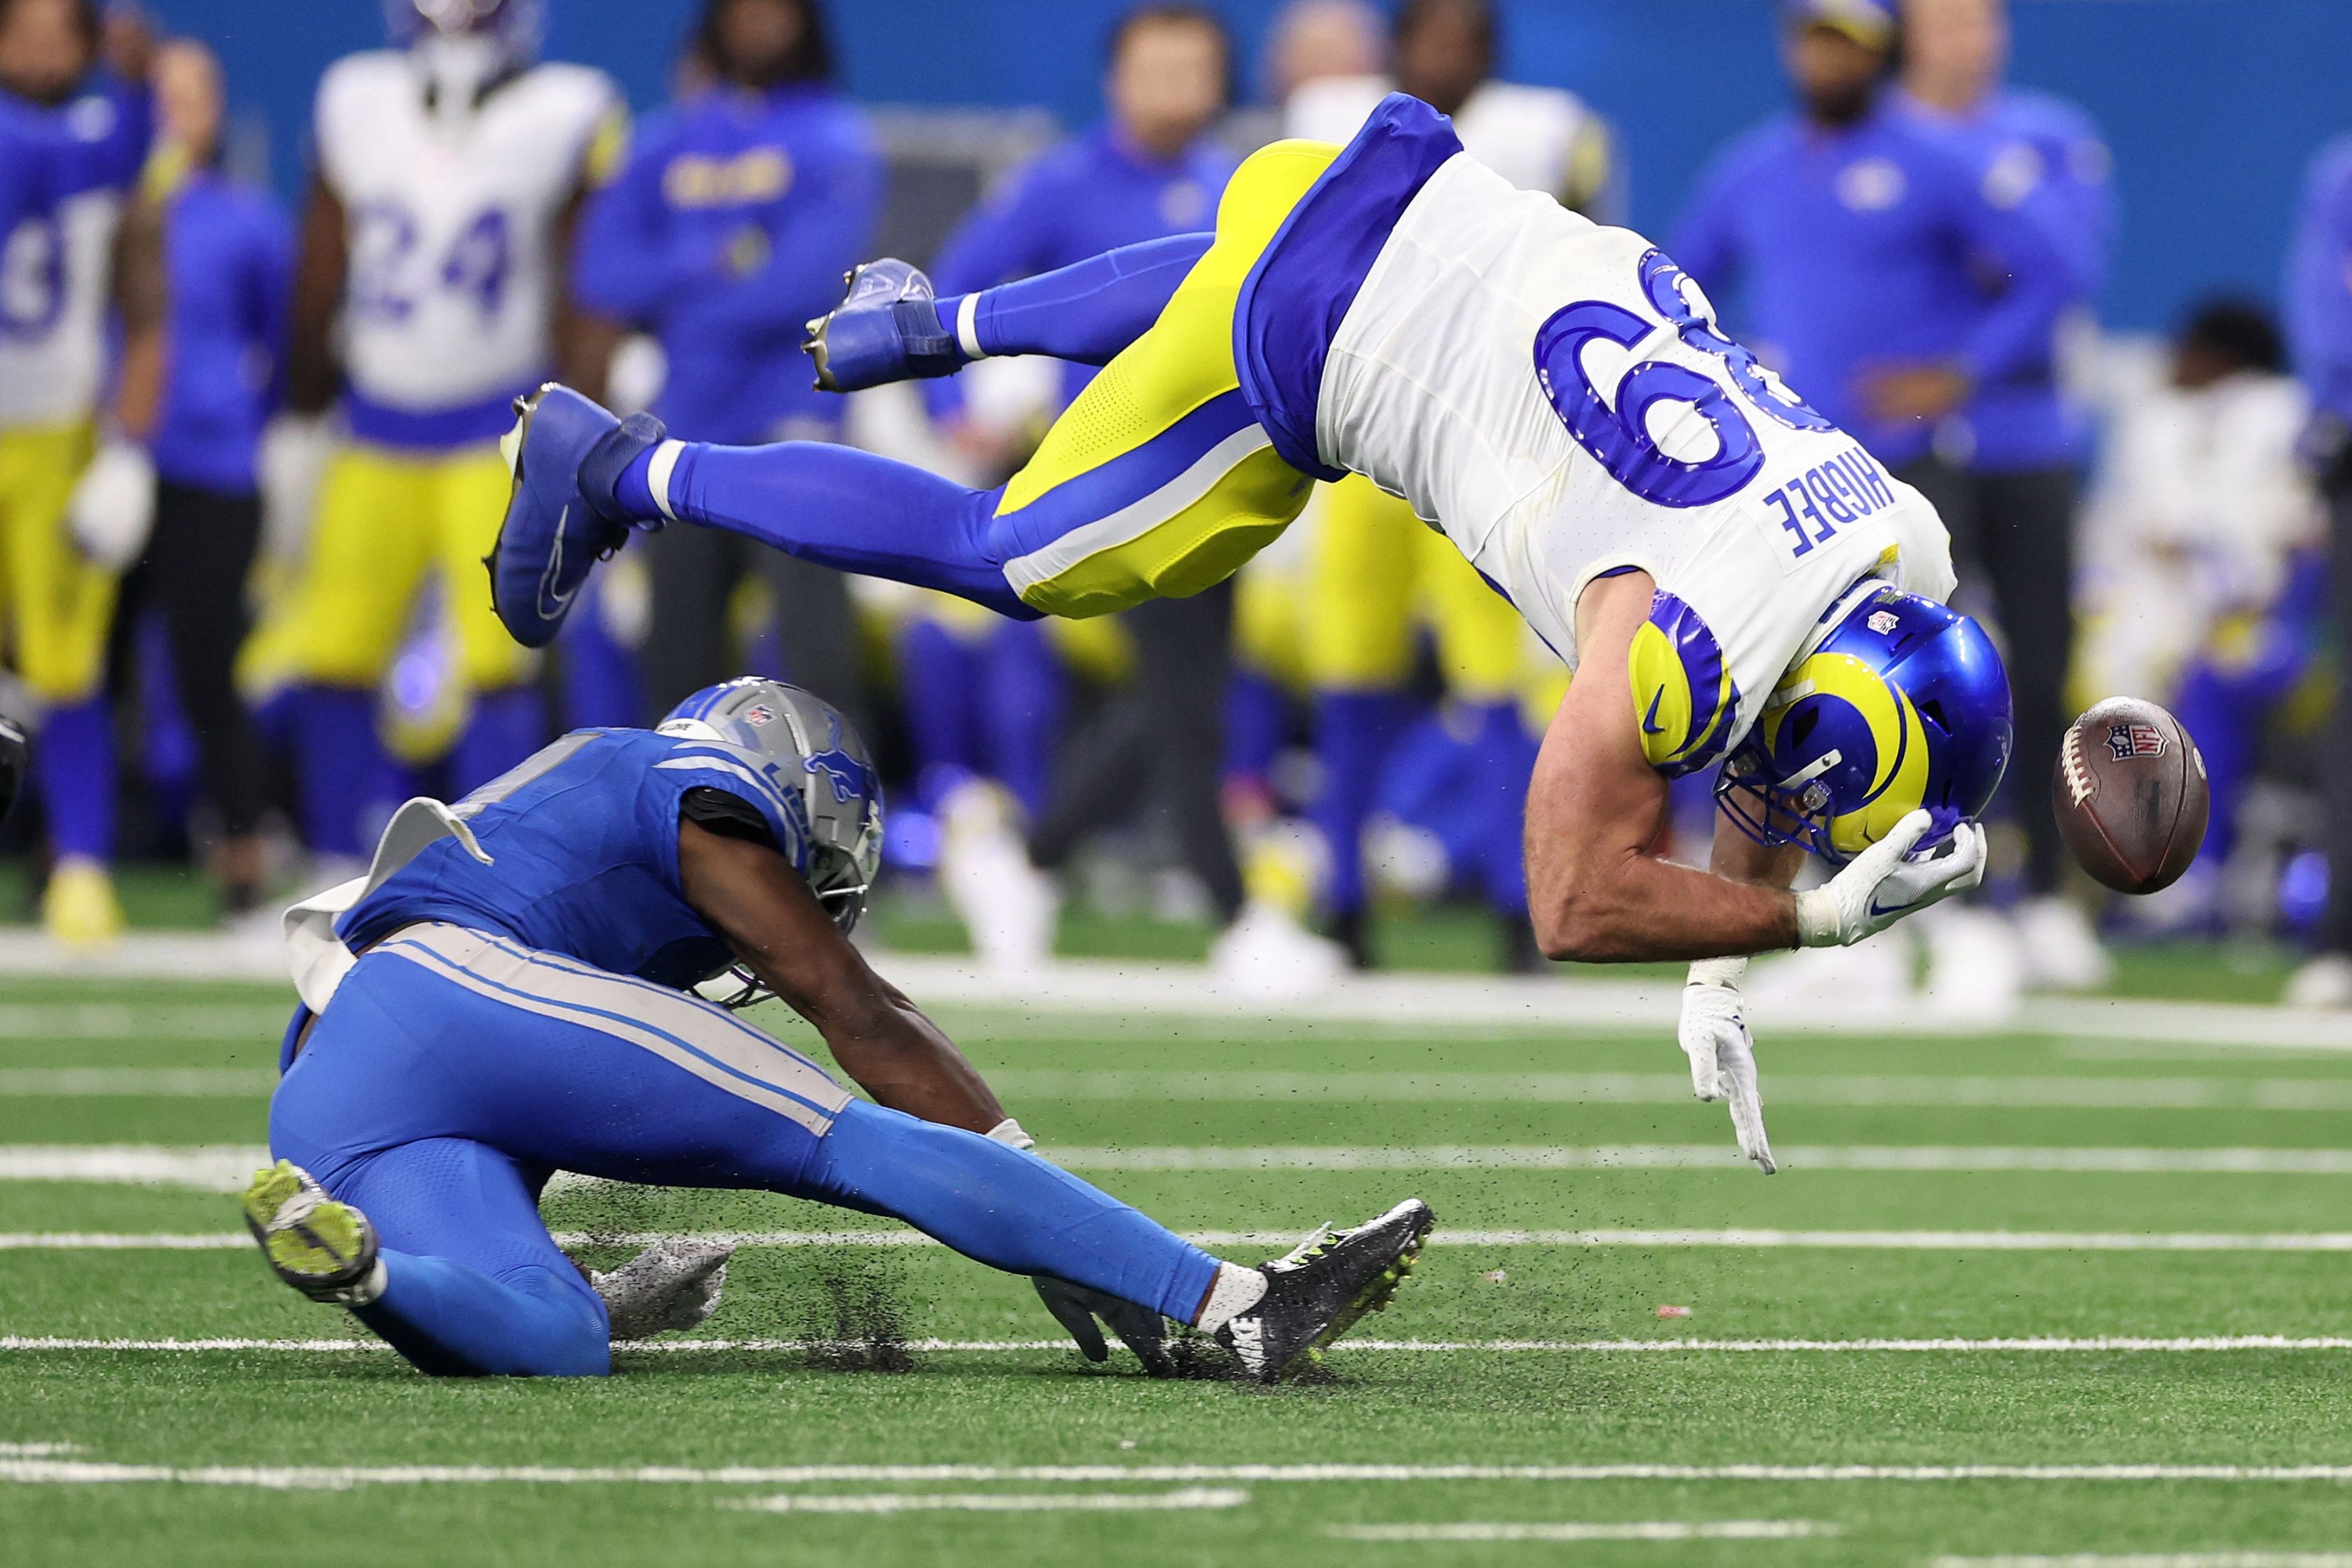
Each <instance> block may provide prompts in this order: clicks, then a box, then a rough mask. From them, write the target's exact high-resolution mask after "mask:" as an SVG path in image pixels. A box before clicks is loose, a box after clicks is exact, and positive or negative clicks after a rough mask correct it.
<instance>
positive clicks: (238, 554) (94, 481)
mask: <svg viewBox="0 0 2352 1568" xmlns="http://www.w3.org/2000/svg"><path fill="white" fill-rule="evenodd" d="M154 78H155V97H156V111H157V136H156V152H155V155H154V156H153V157H152V159H150V160H149V163H148V167H147V174H146V177H145V179H144V180H143V181H142V184H141V189H140V194H139V197H138V199H137V200H136V201H135V202H133V203H132V204H131V207H130V209H129V210H128V212H127V213H126V215H125V216H124V219H123V222H122V226H121V235H120V237H119V239H118V241H117V245H116V268H117V272H118V275H119V286H118V289H117V294H118V300H119V307H120V310H121V323H122V333H123V345H122V355H121V368H120V370H119V371H118V373H117V375H116V378H115V379H116V385H115V392H114V407H113V411H112V422H111V423H112V427H113V431H114V434H113V435H112V436H110V438H109V440H108V442H107V444H106V446H105V447H103V448H101V450H100V455H99V457H98V458H96V459H95V460H94V461H93V462H92V464H91V466H90V470H89V474H88V475H87V476H86V477H85V479H83V481H82V484H81V486H80V488H79V489H78V490H77V492H76V495H75V500H74V509H73V523H74V532H75V539H76V541H77V542H78V543H79V544H80V545H81V547H82V551H83V552H84V554H86V555H88V556H89V557H90V558H91V559H92V560H95V561H98V562H100V563H101V564H104V565H106V566H108V567H110V568H117V569H119V568H124V567H128V566H131V565H132V564H134V563H135V564H138V565H140V566H141V568H142V570H141V572H140V574H139V575H138V576H137V577H136V578H135V579H134V580H133V583H134V584H135V591H136V593H137V594H138V595H139V599H138V600H137V601H136V602H129V603H127V604H126V607H127V608H129V609H131V610H133V611H136V610H137V609H138V608H139V607H140V605H142V604H145V605H152V606H153V607H154V608H155V609H156V610H157V611H159V612H160V613H161V615H162V617H163V624H164V629H165V633H166V635H167V637H168V639H169V647H170V649H171V658H170V663H171V666H172V672H173V679H174V689H175V692H176V694H177V696H178V699H179V703H180V707H181V708H182V709H183V710H184V712H185V713H186V715H187V717H188V720H189V722H190V724H191V725H192V726H193V727H194V731H195V736H196V743H197V748H198V752H199V754H200V761H201V763H202V768H203V781H204V787H205V796H206V798H207V799H208V800H209V801H210V802H211V805H212V806H213V809H214V810H215V812H216V813H217V814H218V817H219V826H220V834H221V837H220V840H219V842H218V843H217V844H215V845H214V846H213V847H212V858H211V864H210V870H211V873H212V876H213V879H214V881H215V884H216V885H217V886H218V888H219V889H220V897H221V905H222V910H223V912H224V913H226V914H227V915H229V916H231V917H232V918H234V917H236V916H238V915H242V914H245V913H247V912H248V911H251V910H255V909H257V907H258V906H259V905H260V903H261V900H262V896H263V893H264V891H265V889H264V888H263V886H262V876H263V869H264V868H263V861H262V844H261V838H260V835H259V833H258V831H257V830H258V828H259V826H260V822H261V813H262V807H263V805H264V796H265V789H266V786H265V783H264V779H263V776H262V768H263V756H262V752H261V745H260V742H259V739H258V737H257V735H256V733H255V731H254V725H253V721H252V719H251V718H250V716H249V715H248V714H247V711H246V708H245V704H244V701H243V700H242V699H241V697H240V696H239V694H238V692H237V689H236V658H237V650H238V648H239V647H240V646H241V645H242V644H243V643H244V641H245V638H246V634H247V631H248V629H249V627H250V618H249V616H247V608H246V593H247V577H248V576H249V574H251V572H252V568H253V562H254V554H255V550H256V547H257V544H258V543H259V541H260V536H261V501H260V499H259V496H258V494H257V489H256V472H255V468H256V463H255V458H256V452H257V447H258V446H259V444H260V442H261V440H262V437H263V430H264V426H265V424H266V423H267V422H268V419H269V418H270V416H272V414H273V413H275V412H276V410H277V408H278V405H279V403H280V401H281V400H282V397H283V395H284V379H285V366H286V311H287V302H288V298H289V284H290V282H291V279H292V274H293V234H292V226H291V225H290V224H289V223H288V221H287V218H286V216H285V214H284V213H283V212H282V211H280V210H279V208H278V204H277V203H276V202H275V201H273V200H271V199H270V197H269V195H268V194H267V193H266V192H263V191H260V190H257V189H255V188H253V187H251V186H248V185H246V184H241V183H239V182H237V181H235V180H233V179H231V178H229V177H228V176H227V175H226V174H223V173H222V171H221V169H220V167H219V163H220V154H221V121H222V114H223V110H224V107H225V105H224V101H223V90H222V82H221V73H220V62H219V61H218V60H217V59H216V58H214V56H213V53H212V51H211V50H209V49H207V48H206V47H205V46H204V45H202V44H199V43H197V42H195V41H194V40H193V39H184V38H183V39H173V40H172V41H170V42H168V43H166V44H164V45H163V47H162V48H160V49H159V50H157V52H156V57H155V66H154Z"/></svg>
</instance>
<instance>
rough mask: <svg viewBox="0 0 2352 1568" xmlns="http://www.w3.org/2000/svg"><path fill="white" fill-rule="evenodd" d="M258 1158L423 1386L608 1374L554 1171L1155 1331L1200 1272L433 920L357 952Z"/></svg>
mask: <svg viewBox="0 0 2352 1568" xmlns="http://www.w3.org/2000/svg"><path fill="white" fill-rule="evenodd" d="M269 1141H270V1147H271V1149H272V1151H273V1152H275V1153H276V1154H278V1155H279V1156H281V1157H283V1158H286V1159H289V1160H292V1161H293V1162H294V1163H297V1164H299V1165H301V1166H303V1167H304V1168H306V1169H308V1170H309V1171H310V1173H312V1174H313V1175H315V1176H317V1177H318V1178H319V1180H320V1182H321V1183H322V1184H324V1185H325V1186H326V1188H327V1190H328V1191H329V1192H330V1193H331V1194H334V1195H335V1196H336V1197H338V1198H340V1199H341V1200H343V1201H344V1202H347V1203H350V1204H352V1205H355V1206H357V1207H358V1208H359V1209H361V1210H362V1212H364V1213H365V1214H366V1215H368V1217H369V1218H370V1219H371V1220H372V1221H373V1223H374V1224H375V1226H376V1229H377V1232H378V1235H379V1237H380V1239H381V1241H382V1245H383V1255H384V1258H385V1263H386V1269H387V1278H388V1282H387V1287H386V1289H385V1291H384V1294H383V1296H382V1297H381V1298H380V1299H379V1300H377V1301H376V1302H374V1303H373V1304H372V1305H371V1306H368V1307H365V1308H362V1309H360V1310H359V1316H360V1318H361V1319H362V1321H364V1322H366V1323H367V1324H368V1326H369V1327H370V1328H372V1329H373V1330H374V1331H376V1332H377V1333H378V1334H380V1335H382V1336H383V1338H384V1339H385V1340H386V1341H387V1342H390V1343H391V1344H392V1345H393V1346H394V1348H395V1349H397V1350H399V1351H400V1352H401V1353H402V1354H403V1355H404V1356H406V1357H407V1358H408V1359H409V1360H410V1361H411V1362H413V1363H415V1364H416V1365H417V1366H419V1367H420V1368H422V1369H424V1370H425V1371H427V1372H436V1373H546V1374H559V1375H561V1374H573V1375H576V1374H581V1373H603V1372H604V1371H606V1370H607V1369H608V1367H609V1364H610V1358H609V1352H608V1351H607V1348H606V1342H605V1341H606V1331H607V1324H606V1321H605V1315H604V1305H603V1303H602V1302H601V1301H599V1300H597V1298H596V1296H595V1294H594V1292H593V1291H592V1290H591V1289H589V1288H588V1285H587V1282H586V1281H585V1280H584V1279H582V1278H581V1276H580V1273H579V1271H578V1270H577V1269H576V1268H573V1267H572V1262H571V1260H570V1259H569V1258H566V1257H565V1256H564V1255H563V1254H562V1252H561V1251H560V1250H559V1249H558V1248H557V1247H556V1246H555V1243H554V1241H553V1239H552V1238H551V1237H550V1236H549V1235H548V1233H547V1228H546V1226H545V1225H544V1224H543V1223H542V1222H541V1219H540V1217H539V1211H538V1197H539V1193H540V1189H541V1187H542V1186H543V1185H544V1184H545V1182H546V1180H547V1177H548V1175H549V1173H551V1172H553V1171H556V1170H568V1171H576V1172H579V1173H583V1174H586V1175H595V1176H606V1177H611V1178H614V1179H615V1180H621V1181H633V1182H646V1183H654V1184H663V1185H670V1186H704V1187H743V1188H755V1189H764V1190H767V1191H771V1192H780V1193H785V1194H791V1195H793V1196H797V1197H804V1198H813V1199H817V1200H819V1201H823V1202H828V1203H834V1204H837V1205H842V1206H844V1207H848V1208H855V1209H857V1210H860V1211H863V1212H866V1213H875V1214H883V1215H892V1216H895V1217H897V1218H900V1219H904V1220H906V1221H907V1222H908V1223H909V1224H911V1225H914V1226H918V1227H919V1228H920V1229H922V1230H924V1231H925V1232H927V1233H929V1235H931V1236H933V1237H937V1238H938V1239H940V1241H943V1242H945V1243H946V1244H947V1245H949V1246H950V1247H954V1248H956V1249H957V1250H958V1251H961V1252H962V1253H964V1254H966V1255H967V1256H969V1257H972V1258H978V1259H979V1260H980V1261H982V1262H983V1263H987V1264H990V1265H992V1266H993V1267H995V1268H1003V1269H1008V1270H1011V1271H1014V1272H1020V1273H1049V1274H1055V1275H1058V1276H1060V1277H1061V1278H1064V1279H1072V1280H1075V1281H1076V1282H1077V1283H1079V1284H1083V1285H1088V1286H1091V1287H1093V1288H1095V1289H1100V1290H1105V1291H1108V1292H1109V1293H1111V1294H1113V1295H1117V1296H1120V1297H1122V1298H1124V1299H1126V1300H1133V1301H1139V1302H1141V1303H1143V1304H1144V1305H1146V1306H1152V1307H1156V1308H1158V1309H1159V1310H1161V1311H1162V1312H1165V1313H1168V1314H1170V1315H1172V1316H1175V1317H1179V1318H1181V1317H1184V1316H1187V1315H1189V1313H1190V1312H1191V1311H1192V1309H1193V1308H1194V1307H1195V1306H1197V1305H1198V1303H1199V1302H1200V1300H1201V1298H1202V1295H1203V1293H1204V1292H1205V1291H1206V1290H1207V1288H1208V1285H1209V1282H1210V1280H1211V1279H1213V1276H1214V1273H1215V1270H1216V1267H1217V1265H1216V1260H1215V1259H1213V1258H1210V1257H1209V1256H1208V1255H1207V1254H1205V1253H1203V1252H1202V1251H1200V1250H1199V1249H1198V1248H1196V1247H1191V1246H1189V1245H1188V1244H1186V1243H1185V1242H1184V1241H1182V1240H1181V1238H1179V1237H1175V1236H1172V1235H1171V1234H1170V1233H1169V1232H1167V1231H1165V1230H1163V1229H1161V1228H1160V1226H1157V1225H1154V1224H1153V1223H1152V1222H1151V1221H1150V1220H1149V1219H1147V1218H1145V1217H1144V1216H1143V1215H1140V1214H1139V1213H1137V1212H1136V1211H1135V1210H1134V1209H1132V1208H1129V1207H1128V1206H1127V1205H1124V1204H1121V1203H1118V1201H1117V1200H1115V1199H1113V1198H1111V1197H1109V1196H1108V1195H1107V1194H1103V1193H1101V1192H1098V1191H1097V1190H1096V1189H1095V1188H1093V1187H1091V1186H1088V1185H1087V1184H1085V1183H1084V1182H1081V1181H1079V1180H1078V1179H1077V1178H1076V1177H1075V1176H1072V1175H1070V1174H1068V1173H1066V1172H1063V1171H1060V1170H1057V1169H1055V1167H1054V1166H1052V1165H1050V1164H1048V1163H1045V1161H1042V1160H1039V1159H1037V1158H1036V1157H1035V1156H1034V1155H1030V1154H1026V1153H1023V1152H1020V1151H1018V1150H1015V1149H1012V1148H1009V1147H1007V1146H1006V1145H1004V1144H1002V1143H994V1142H990V1141H989V1140H987V1139H985V1138H982V1137H980V1136H979V1135H978V1134H976V1133H971V1132H964V1131H958V1130H956V1129H953V1128H947V1127H940V1126H935V1125H933V1124H931V1123H929V1122H923V1121H915V1120H913V1119H912V1118H909V1117H906V1116H901V1115H899V1114H898V1112H896V1111H892V1110H883V1109H881V1108H879V1107H877V1106H873V1105H869V1104H866V1102H864V1101H861V1100H854V1099H852V1098H851V1097H850V1096H849V1094H848V1093H847V1092H846V1091H845V1090H843V1089H841V1088H840V1087H839V1086H838V1085H837V1084H835V1082H834V1081H833V1080H832V1079H831V1078H830V1077H828V1076H827V1075H826V1074H825V1073H824V1071H823V1070H822V1069H821V1068H818V1067H817V1066H816V1065H815V1064H814V1063H813V1062H811V1061H809V1060H808V1059H807V1058H804V1057H802V1056H800V1055H798V1054H797V1053H796V1052H793V1051H791V1050H789V1049H787V1048H786V1047H783V1046H782V1045H780V1044H778V1043H777V1042H776V1041H775V1040H773V1039H772V1038H770V1037H768V1036H766V1035H764V1034H761V1032H760V1031H758V1030H756V1029H753V1028H751V1027H750V1026H747V1025H745V1024H742V1023H740V1022H739V1021H738V1020H736V1019H735V1018H734V1017H733V1016H731V1015H730V1014H728V1013H726V1012H725V1011H723V1010H721V1009H719V1008H717V1007H713V1006H711V1005H709V1004H707V1003H704V1002H701V1001H699V1000H698V999H696V998H694V997H691V996H687V995H683V994H679V993H677V992H675V991H668V990H665V989H663V988H661V987H659V986H656V985H650V984H646V983H644V982H642V981H637V980H632V979H629V978H627V977H625V976H620V975H613V974H607V973H603V972H601V971H598V970H595V969H592V968H590V967H588V966H587V965H584V964H581V963H575V962H573V961H572V960H570V959H566V958H562V957H559V956H556V955H553V954H550V953H544V952H533V951H531V950H530V949H527V948H524V947H522V946H520V944H518V943H515V942H512V941H510V940H508V939H503V938H497V937H490V936H486V935H483V934H480V933H478V932H473V931H463V930H460V929H459V928H457V927H455V926H447V925H425V926H412V927H410V928H408V929H407V930H405V931H402V932H400V933H399V934H397V935H395V936H394V937H393V938H392V939H390V940H389V941H387V942H383V944H382V945H380V946H379V947H377V948H376V949H375V950H373V952H369V953H368V954H367V955H366V956H365V957H363V958H362V959H361V960H360V962H359V963H358V965H357V966H356V967H354V968H353V969H352V972H351V973H350V974H349V975H348V976H347V977H346V978H345V979H344V981H343V983H342V985H341V989H339V990H338V991H337V992H336V994H335V996H334V999H333V1001H331V1003H330V1004H329V1005H328V1007H327V1010H326V1012H325V1013H324V1014H323V1015H321V1016H320V1019H319V1022H318V1025H317V1026H316V1027H315V1028H314V1029H313V1030H312V1031H311V1035H310V1042H309V1044H308V1045H307V1046H306V1047H304V1049H303V1052H302V1054H301V1056H300V1057H299V1058H297V1059H296V1061H295V1063H294V1065H293V1067H292V1068H290V1069H289V1071H288V1073H287V1075H286V1078H285V1080H284V1081H283V1083H281V1084H280V1086H279V1088H278V1094H277V1097H276V1099H275V1100H273V1101H272V1102H271V1105H270V1117H269Z"/></svg>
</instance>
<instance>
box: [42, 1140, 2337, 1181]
mask: <svg viewBox="0 0 2352 1568" xmlns="http://www.w3.org/2000/svg"><path fill="white" fill-rule="evenodd" d="M1045 1155H1046V1157H1047V1158H1049V1159H1051V1160H1052V1161H1053V1162H1054V1163H1056V1164H1058V1165H1060V1166H1062V1167H1063V1168H1065V1169H1066V1170H1072V1171H1586V1170H1612V1169H1620V1168H1622V1169H1628V1170H1703V1171H1704V1170H1718V1169H1720V1170H1727V1171H1737V1170H1745V1169H1746V1168H1747V1165H1746V1162H1744V1161H1742V1160H1741V1159H1740V1158H1739V1156H1738V1152H1737V1151H1736V1150H1734V1149H1732V1148H1731V1147H1730V1146H1729V1145H1728V1144H1716V1143H1615V1144H1597V1145H1592V1146H1589V1147H1579V1146H1574V1145H1562V1144H1430V1145H1424V1146H1421V1147H1415V1148H1373V1147H1356V1146H1336V1147H1318V1146H1313V1145H1308V1146H1299V1147H1271V1148H1241V1149H1229V1148H1221V1147H1216V1146H1213V1145H1212V1146H1205V1147H1192V1146H1183V1145H1176V1146H1170V1147H1144V1148H1134V1149H1114V1148H1080V1149H1060V1148H1056V1149H1048V1150H1045ZM268 1163H270V1155H269V1151H268V1149H266V1148H264V1147H262V1146H261V1145H260V1144H257V1143H255V1144H187V1145H180V1144H158V1143H0V1182H9V1181H14V1182H92V1183H107V1184H134V1185H145V1186H171V1187H186V1188H192V1189H194V1190H196V1191H199V1192H216V1193H234V1192H239V1191H242V1190H243V1189H244V1186H245V1184H246V1183H247V1181H248V1180H250V1179H251V1178H252V1175H253V1173H254V1171H255V1170H256V1169H257V1168H259V1167H261V1166H265V1165H268ZM1780 1163H1781V1164H1782V1165H1783V1166H1786V1167H1788V1168H1789V1169H1791V1170H1811V1171H1881V1172H1885V1171H1923V1172H1926V1171H1948V1172H1966V1173H1979V1174H1982V1173H2000V1172H2004V1171H2020V1172H2037V1171H2041V1172H2049V1171H2069V1172H2088V1173H2126V1174H2146V1173H2168V1172H2169V1173H2181V1174H2196V1175H2292V1176H2343V1175H2352V1150H2347V1149H2067V1148H2000V1147H1986V1148H1976V1147H1970V1146H1966V1145H1961V1146H1937V1145H1887V1146H1873V1145H1841V1144H1819V1145H1811V1146H1808V1145H1802V1144H1799V1145H1793V1146H1790V1147H1785V1148H1783V1149H1781V1150H1780ZM600 1185H603V1184H602V1183H599V1182H597V1181H596V1180H595V1178H593V1177H587V1176H574V1175H571V1174H569V1173H560V1174H559V1175H558V1177H557V1179H556V1181H555V1182H554V1183H553V1184H551V1189H550V1190H551V1191H560V1190H566V1189H576V1188H580V1187H583V1186H586V1187H594V1186H600Z"/></svg>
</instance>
